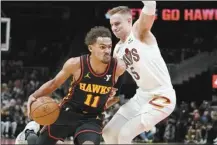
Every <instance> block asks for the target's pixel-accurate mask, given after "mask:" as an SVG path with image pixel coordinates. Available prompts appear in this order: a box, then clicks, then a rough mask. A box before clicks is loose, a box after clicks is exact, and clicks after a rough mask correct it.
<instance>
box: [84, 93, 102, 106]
mask: <svg viewBox="0 0 217 145" xmlns="http://www.w3.org/2000/svg"><path fill="white" fill-rule="evenodd" d="M99 98H100V97H99V96H94V97H93V95H92V94H87V98H86V100H85V102H84V104H85V105H87V106H90V107H93V108H96V107H97V105H98V102H99Z"/></svg>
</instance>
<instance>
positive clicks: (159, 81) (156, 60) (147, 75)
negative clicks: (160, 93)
mask: <svg viewBox="0 0 217 145" xmlns="http://www.w3.org/2000/svg"><path fill="white" fill-rule="evenodd" d="M114 53H115V55H116V56H117V57H118V58H120V59H122V60H123V61H124V62H125V63H126V65H127V71H128V72H129V73H130V74H131V76H132V77H133V79H134V80H135V82H136V83H137V85H138V87H140V88H141V89H142V90H144V91H154V90H159V89H161V90H162V89H169V88H173V87H172V83H171V79H170V75H169V72H168V69H167V66H166V63H165V62H164V60H163V58H162V56H161V53H160V50H159V47H158V45H157V44H156V45H147V44H145V43H142V42H141V41H139V40H138V39H136V38H135V37H134V36H133V33H132V32H131V34H130V35H129V36H128V38H127V40H126V41H125V43H122V44H117V45H116V46H115V50H114Z"/></svg>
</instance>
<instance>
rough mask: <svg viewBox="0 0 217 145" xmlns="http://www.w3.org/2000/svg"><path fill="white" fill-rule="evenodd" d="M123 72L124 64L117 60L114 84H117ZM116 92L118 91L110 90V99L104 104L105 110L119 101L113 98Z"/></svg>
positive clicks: (115, 89)
mask: <svg viewBox="0 0 217 145" xmlns="http://www.w3.org/2000/svg"><path fill="white" fill-rule="evenodd" d="M125 70H126V65H125V63H124V62H123V61H122V60H120V59H117V67H116V72H115V83H116V82H117V80H118V78H119V77H120V76H121V75H123V74H124V72H125ZM117 90H118V89H117V88H112V90H111V94H110V98H109V99H108V101H107V103H106V109H108V108H110V107H111V106H113V105H114V104H116V103H117V102H119V100H120V99H119V98H118V97H115V94H116V91H117Z"/></svg>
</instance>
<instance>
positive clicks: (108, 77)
mask: <svg viewBox="0 0 217 145" xmlns="http://www.w3.org/2000/svg"><path fill="white" fill-rule="evenodd" d="M111 76H112V75H106V76H105V77H104V79H105V80H106V81H107V82H108V81H109V80H110V78H111Z"/></svg>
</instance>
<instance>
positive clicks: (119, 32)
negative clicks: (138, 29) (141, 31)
mask: <svg viewBox="0 0 217 145" xmlns="http://www.w3.org/2000/svg"><path fill="white" fill-rule="evenodd" d="M110 25H111V29H112V32H113V33H114V35H115V36H116V37H117V38H119V39H120V38H121V37H123V36H124V35H125V34H126V33H127V29H128V27H129V25H130V23H129V22H128V20H127V18H126V17H125V16H124V15H122V14H119V13H116V14H114V15H112V16H111V17H110Z"/></svg>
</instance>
